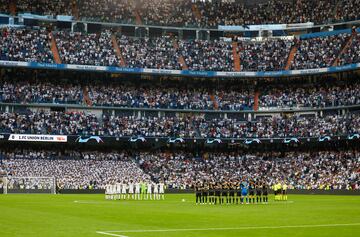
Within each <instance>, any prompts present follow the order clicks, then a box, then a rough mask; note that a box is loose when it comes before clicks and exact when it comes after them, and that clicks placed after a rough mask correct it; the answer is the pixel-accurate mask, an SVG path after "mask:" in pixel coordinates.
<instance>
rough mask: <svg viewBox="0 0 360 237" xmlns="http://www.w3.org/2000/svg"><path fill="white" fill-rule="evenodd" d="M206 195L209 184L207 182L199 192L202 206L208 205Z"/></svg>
mask: <svg viewBox="0 0 360 237" xmlns="http://www.w3.org/2000/svg"><path fill="white" fill-rule="evenodd" d="M208 194H209V184H208V183H207V182H204V183H203V186H202V190H201V195H202V203H203V204H207V203H208Z"/></svg>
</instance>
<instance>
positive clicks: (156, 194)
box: [154, 183, 160, 200]
mask: <svg viewBox="0 0 360 237" xmlns="http://www.w3.org/2000/svg"><path fill="white" fill-rule="evenodd" d="M159 199H160V196H159V185H158V184H156V183H154V200H159Z"/></svg>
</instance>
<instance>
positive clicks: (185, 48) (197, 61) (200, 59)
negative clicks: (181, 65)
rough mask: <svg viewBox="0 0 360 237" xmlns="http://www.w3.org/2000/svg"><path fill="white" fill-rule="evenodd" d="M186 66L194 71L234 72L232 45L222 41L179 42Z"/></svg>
mask: <svg viewBox="0 0 360 237" xmlns="http://www.w3.org/2000/svg"><path fill="white" fill-rule="evenodd" d="M179 50H180V54H181V55H182V56H183V57H184V59H185V63H186V66H187V67H188V68H189V69H190V70H194V71H234V58H233V53H232V45H231V44H230V43H229V42H225V41H221V40H214V41H209V40H187V41H184V40H182V41H180V42H179Z"/></svg>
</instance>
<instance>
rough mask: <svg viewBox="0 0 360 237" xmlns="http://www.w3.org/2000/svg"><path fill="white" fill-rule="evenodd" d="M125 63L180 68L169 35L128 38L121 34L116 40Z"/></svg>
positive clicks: (143, 66) (133, 66)
mask: <svg viewBox="0 0 360 237" xmlns="http://www.w3.org/2000/svg"><path fill="white" fill-rule="evenodd" d="M118 45H119V47H120V50H121V53H122V57H123V58H124V61H125V64H126V66H127V67H130V68H154V69H175V70H180V69H181V66H180V64H179V62H178V60H179V54H178V52H177V50H176V49H175V48H174V46H173V42H172V40H171V39H170V38H169V37H161V38H151V39H150V38H130V37H126V36H124V35H122V36H121V37H120V38H119V40H118Z"/></svg>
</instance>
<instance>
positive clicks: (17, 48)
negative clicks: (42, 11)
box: [0, 28, 54, 63]
mask: <svg viewBox="0 0 360 237" xmlns="http://www.w3.org/2000/svg"><path fill="white" fill-rule="evenodd" d="M49 39H50V37H49V35H48V33H47V32H46V31H45V30H29V29H16V28H4V29H2V30H1V31H0V60H6V61H26V62H42V63H54V59H53V55H52V52H51V50H50V45H49Z"/></svg>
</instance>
